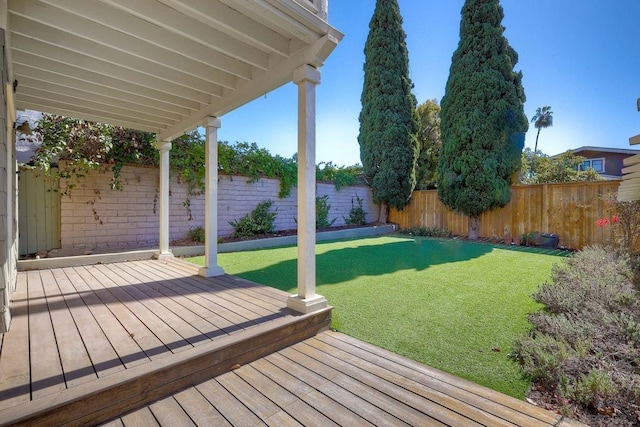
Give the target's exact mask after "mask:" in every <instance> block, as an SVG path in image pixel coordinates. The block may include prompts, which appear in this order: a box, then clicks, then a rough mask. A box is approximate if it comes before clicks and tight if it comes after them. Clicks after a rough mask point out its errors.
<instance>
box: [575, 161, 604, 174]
mask: <svg viewBox="0 0 640 427" xmlns="http://www.w3.org/2000/svg"><path fill="white" fill-rule="evenodd" d="M589 168H593V170H594V171H596V172H599V173H603V172H604V158H601V159H588V160H585V161H584V163H582V168H581V169H582V170H583V171H586V170H587V169H589Z"/></svg>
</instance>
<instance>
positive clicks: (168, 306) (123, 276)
mask: <svg viewBox="0 0 640 427" xmlns="http://www.w3.org/2000/svg"><path fill="white" fill-rule="evenodd" d="M95 269H97V270H99V271H101V272H103V273H104V274H109V275H110V277H114V278H115V277H117V278H119V279H118V280H125V281H126V282H127V283H128V286H126V288H125V289H126V292H128V293H129V294H131V296H132V297H133V298H135V299H137V300H138V301H139V302H140V303H141V304H143V305H144V306H145V307H147V309H149V310H150V311H152V312H153V313H154V314H156V315H157V316H158V317H159V318H161V319H162V320H163V321H164V323H166V324H167V326H169V327H170V328H171V329H173V330H174V331H175V332H176V333H178V334H179V335H180V337H181V340H180V341H178V343H183V342H184V343H187V344H188V345H189V346H193V345H197V344H199V343H201V342H202V341H203V340H206V339H207V338H206V337H205V336H204V335H203V333H202V331H200V330H198V329H197V328H196V327H194V326H193V325H192V324H191V323H190V322H189V321H188V320H186V319H185V317H186V318H187V319H189V318H190V317H191V313H190V312H188V310H184V308H183V307H181V306H180V305H179V304H176V303H175V302H174V301H173V300H172V299H171V298H167V297H165V296H164V295H162V294H161V293H160V292H159V290H158V289H157V286H156V285H154V286H150V285H149V284H147V283H145V282H144V280H141V279H140V278H138V277H136V276H137V274H136V273H135V272H134V271H132V270H131V269H130V267H129V266H128V265H127V263H122V265H119V264H104V265H97V266H95ZM114 280H115V279H114Z"/></svg>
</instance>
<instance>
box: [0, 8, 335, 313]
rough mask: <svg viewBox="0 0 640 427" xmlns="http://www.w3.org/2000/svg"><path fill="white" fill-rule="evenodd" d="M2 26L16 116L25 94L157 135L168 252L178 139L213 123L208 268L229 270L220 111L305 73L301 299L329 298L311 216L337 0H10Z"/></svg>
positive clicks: (52, 109) (36, 106) (50, 107)
mask: <svg viewBox="0 0 640 427" xmlns="http://www.w3.org/2000/svg"><path fill="white" fill-rule="evenodd" d="M0 27H2V29H4V45H5V68H6V75H7V76H6V79H5V82H6V83H7V84H6V92H7V99H6V103H7V106H8V110H9V111H8V113H7V121H8V122H10V120H11V118H12V117H14V116H12V115H11V114H12V111H10V110H12V109H13V108H14V106H13V105H12V104H13V103H15V104H14V105H15V108H17V109H31V110H38V111H43V112H48V113H53V114H61V115H66V116H73V117H78V118H82V119H86V120H92V121H98V122H103V123H110V124H113V125H117V126H124V127H128V128H134V129H138V130H143V131H148V132H154V133H156V134H157V140H158V142H159V148H160V152H161V156H160V157H161V178H160V180H161V185H160V189H161V203H160V205H161V206H160V224H161V225H160V256H161V257H162V256H170V253H169V250H168V196H169V181H168V170H169V165H168V158H169V156H168V150H169V149H170V148H171V146H170V141H171V140H172V139H174V138H176V137H178V136H180V135H181V134H183V133H184V132H186V131H189V130H191V129H193V128H195V127H197V126H200V125H205V126H206V127H207V132H206V134H207V146H208V149H209V150H208V151H209V153H208V155H207V159H208V162H207V169H208V174H207V185H208V186H209V189H208V190H207V196H208V201H207V212H208V215H209V216H208V217H207V228H208V231H207V235H208V239H209V243H210V244H208V245H207V259H208V261H207V267H205V269H204V270H203V272H202V274H205V275H211V274H221V273H222V271H221V270H220V269H219V267H217V261H216V244H215V243H216V241H217V239H216V238H215V237H216V230H215V228H216V227H215V225H216V217H215V214H216V206H217V205H216V196H217V194H216V183H217V167H216V166H217V143H216V142H217V141H216V130H217V128H218V127H220V126H221V124H222V123H223V121H221V120H220V118H221V117H222V116H223V115H224V114H225V113H227V112H229V111H231V110H234V109H235V108H238V107H240V106H242V105H244V104H246V103H248V102H249V101H251V100H253V99H255V98H257V97H260V96H263V95H265V94H266V93H268V92H270V91H272V90H273V89H275V88H277V87H279V86H281V85H283V84H285V83H288V82H291V81H293V80H294V79H295V83H296V84H297V85H298V87H299V96H298V100H297V102H298V106H299V115H298V116H299V141H298V143H299V145H298V150H299V158H300V159H301V164H300V168H299V169H300V172H299V178H298V179H299V186H298V187H299V191H300V190H301V191H302V193H300V192H299V200H300V203H299V212H298V217H299V218H300V219H301V220H302V222H301V231H300V234H301V237H300V239H299V242H301V244H300V246H301V247H302V248H303V251H304V253H302V252H301V253H299V270H302V275H300V271H299V277H300V278H301V279H300V280H299V282H300V281H303V280H307V283H299V288H300V289H299V295H298V297H299V298H298V301H297V303H296V301H293V302H292V304H293V305H296V304H298V303H300V301H302V305H300V304H298V305H297V309H299V310H301V311H305V310H308V309H313V304H314V303H313V302H311V303H310V302H309V301H311V300H313V301H315V302H318V301H320V304H322V301H321V300H322V299H321V298H317V296H316V295H315V260H314V256H313V250H314V249H313V242H315V225H314V226H313V227H311V226H310V225H309V224H311V223H313V224H315V205H314V203H315V86H316V85H317V84H318V83H319V82H320V73H319V71H318V68H319V67H321V66H322V64H323V62H324V61H325V59H326V58H327V56H328V55H329V54H330V53H331V52H332V50H333V49H334V48H335V46H336V44H337V43H338V42H339V40H340V39H341V38H342V34H341V33H340V32H339V31H337V30H336V29H334V28H332V27H331V26H330V25H329V24H328V23H327V0H0ZM294 75H295V77H294ZM11 88H13V91H12V90H11ZM292 102H295V101H294V100H292ZM309 199H310V202H309ZM0 208H1V206H0ZM305 218H306V220H305ZM209 225H211V226H209ZM312 260H313V262H312ZM0 261H2V260H0ZM312 263H313V265H310V264H312ZM12 268H15V266H13V267H12ZM311 276H313V280H312V281H311V283H309V282H308V280H310V279H309V278H310V277H311ZM304 277H306V279H304ZM0 286H2V285H1V284H0Z"/></svg>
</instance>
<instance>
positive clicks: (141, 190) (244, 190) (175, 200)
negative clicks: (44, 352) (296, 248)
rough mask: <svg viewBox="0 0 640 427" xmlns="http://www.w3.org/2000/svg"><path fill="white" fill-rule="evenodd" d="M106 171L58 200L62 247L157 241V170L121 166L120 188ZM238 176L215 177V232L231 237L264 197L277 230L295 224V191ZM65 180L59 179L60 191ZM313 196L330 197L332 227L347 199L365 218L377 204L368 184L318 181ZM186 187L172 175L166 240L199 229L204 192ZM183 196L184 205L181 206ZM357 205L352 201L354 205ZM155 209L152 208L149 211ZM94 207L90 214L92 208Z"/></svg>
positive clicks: (373, 215)
mask: <svg viewBox="0 0 640 427" xmlns="http://www.w3.org/2000/svg"><path fill="white" fill-rule="evenodd" d="M110 177H111V173H110V172H107V173H105V172H104V171H102V172H94V173H91V174H89V175H88V176H87V177H85V178H82V179H80V180H78V182H77V183H76V186H75V187H74V188H73V189H71V192H70V194H69V195H68V196H63V197H62V200H61V245H62V249H87V250H91V249H97V248H101V249H103V248H114V249H115V248H125V247H126V248H133V247H149V246H154V245H157V244H158V230H159V225H158V213H157V196H158V193H157V192H158V183H159V172H158V170H157V169H154V168H139V167H125V168H123V169H122V172H121V177H122V181H123V184H124V186H123V187H124V189H123V191H115V190H110V189H109V181H110ZM249 181H250V178H247V177H242V176H228V175H220V177H219V187H218V188H219V191H218V235H219V236H220V237H226V236H229V235H231V233H232V232H233V227H232V226H231V225H230V224H229V221H232V220H238V219H240V218H241V217H242V216H244V215H246V214H247V213H249V212H251V211H252V210H253V209H254V208H255V207H256V206H257V205H258V203H260V202H262V201H264V200H272V201H273V202H274V204H273V207H272V209H276V210H277V213H278V214H277V216H276V220H275V228H276V230H288V229H294V228H297V225H296V223H295V220H294V218H295V217H296V215H297V206H298V205H297V195H296V189H295V188H293V189H292V190H291V194H290V195H289V196H288V197H286V198H284V199H279V198H278V193H279V189H280V183H279V181H278V180H276V179H267V178H262V179H260V180H258V181H257V182H253V183H251V182H249ZM66 184H67V182H64V181H63V182H61V183H60V186H61V189H63V190H64V188H65V186H66ZM317 193H318V196H324V195H329V204H331V210H330V211H329V220H332V219H333V218H336V221H335V223H334V224H333V225H334V226H338V225H343V224H344V223H345V222H344V217H348V215H349V210H350V209H351V200H352V199H353V201H354V204H355V203H356V195H357V197H360V198H361V199H363V208H364V210H365V212H366V213H367V221H368V222H375V221H377V220H378V207H377V205H376V204H375V203H373V198H372V195H371V189H370V188H369V187H367V186H352V187H344V188H342V189H340V190H339V191H338V190H336V189H335V186H334V184H333V183H322V182H321V183H318V185H317ZM187 194H188V189H187V186H186V185H184V184H180V183H178V182H177V181H176V179H175V178H174V177H172V179H171V185H170V212H169V221H170V235H169V239H170V240H171V241H173V240H177V239H182V238H185V237H186V236H187V234H188V232H189V230H191V229H193V228H196V227H204V225H205V224H204V194H200V195H196V196H191V197H189V198H188V197H187ZM187 199H188V200H189V202H188V207H187V206H185V204H186V201H187ZM356 206H357V204H356ZM154 208H155V209H156V210H155V211H154ZM94 209H95V214H94V212H93V210H94Z"/></svg>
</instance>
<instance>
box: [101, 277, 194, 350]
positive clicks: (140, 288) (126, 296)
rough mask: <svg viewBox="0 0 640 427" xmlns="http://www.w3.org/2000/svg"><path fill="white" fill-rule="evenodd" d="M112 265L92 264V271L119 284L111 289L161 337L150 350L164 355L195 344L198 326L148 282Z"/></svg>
mask: <svg viewBox="0 0 640 427" xmlns="http://www.w3.org/2000/svg"><path fill="white" fill-rule="evenodd" d="M109 267H110V265H99V266H92V268H91V273H92V274H94V275H95V276H96V277H97V278H99V279H100V280H101V281H102V282H103V283H106V282H105V281H106V280H110V281H112V283H113V284H114V285H115V286H113V287H112V288H110V289H112V290H111V292H112V293H113V294H114V295H115V297H116V298H117V299H118V300H119V301H120V302H121V303H122V304H123V305H124V306H125V307H127V309H128V310H130V311H131V312H132V313H135V316H136V317H137V318H138V319H139V320H140V322H142V324H143V325H144V326H145V328H146V329H147V331H148V332H147V333H148V334H153V337H154V338H156V339H157V341H155V340H154V342H155V347H151V350H150V351H154V353H155V355H161V356H164V355H165V353H167V352H168V351H171V352H176V351H181V350H184V349H187V348H191V347H192V346H193V343H192V342H190V340H189V338H188V337H189V336H193V335H197V334H198V332H197V329H195V328H193V327H192V326H191V325H189V324H187V323H186V322H184V321H183V320H182V319H180V318H179V317H178V316H176V315H175V313H173V312H172V311H171V310H169V309H168V308H167V307H166V306H165V305H164V304H163V303H161V302H160V301H158V300H156V299H155V297H154V295H153V294H151V292H150V290H148V289H147V285H145V284H142V282H140V281H139V280H137V279H136V278H134V277H132V276H130V275H128V274H127V273H126V272H122V271H120V270H116V269H111V268H109ZM143 332H144V330H143ZM137 335H138V334H136V336H137ZM147 354H149V353H147ZM152 357H153V356H152Z"/></svg>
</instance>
